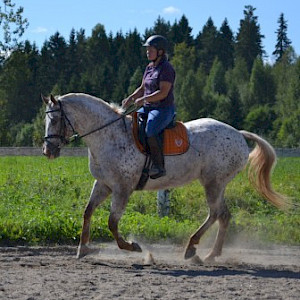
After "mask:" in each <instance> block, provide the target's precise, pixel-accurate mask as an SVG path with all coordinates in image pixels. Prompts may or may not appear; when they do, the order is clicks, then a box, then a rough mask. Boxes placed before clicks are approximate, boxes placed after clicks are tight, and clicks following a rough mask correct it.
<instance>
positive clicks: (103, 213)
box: [0, 157, 300, 245]
mask: <svg viewBox="0 0 300 300" xmlns="http://www.w3.org/2000/svg"><path fill="white" fill-rule="evenodd" d="M299 182H300V158H281V159H279V161H278V164H277V167H276V168H275V170H274V174H273V178H272V183H273V187H274V188H275V189H276V190H277V191H279V192H281V193H284V194H286V195H288V196H290V197H292V198H293V200H294V202H295V203H297V205H298V206H297V207H295V208H294V209H293V210H292V211H290V212H281V211H279V210H277V209H276V208H274V207H273V206H272V205H271V204H269V203H268V202H266V201H265V200H263V199H262V198H260V197H259V196H258V195H257V194H256V192H255V191H254V189H253V188H252V187H251V186H250V184H249V182H248V179H247V175H246V173H245V172H242V173H241V174H239V175H238V176H237V177H236V178H235V179H234V180H233V181H232V182H231V183H230V184H229V185H228V188H227V190H226V194H225V198H226V201H227V203H228V205H229V207H230V211H231V213H232V220H231V226H230V229H229V237H228V238H229V239H230V238H231V237H234V236H236V235H237V234H239V233H241V234H243V235H245V236H249V237H250V236H251V237H252V236H254V235H255V236H256V237H257V238H260V239H262V240H264V241H271V242H276V243H285V244H294V245H299V244H300V230H299V228H300V210H299V205H300V200H299V199H300V185H299ZM92 185H93V178H92V176H91V175H90V173H89V170H88V161H87V158H82V157H62V158H59V159H57V160H53V161H49V160H47V159H45V158H43V157H0V243H2V244H6V245H7V244H55V243H61V244H62V243H72V242H76V243H78V240H79V235H80V231H81V223H82V214H83V211H84V207H85V205H86V204H87V202H88V198H89V195H90V191H91V188H92ZM170 198H171V207H170V215H169V216H168V217H164V218H159V217H158V216H157V212H156V193H155V192H135V193H134V194H133V195H132V196H131V198H130V201H129V204H128V206H127V209H126V213H125V215H124V216H123V218H122V220H121V222H120V231H121V233H122V234H123V235H124V236H125V237H127V238H128V237H130V236H132V235H133V236H135V237H136V238H139V239H144V240H147V241H159V240H162V239H163V240H164V239H169V240H172V241H174V242H178V243H182V242H183V241H186V239H187V238H188V237H189V235H190V234H191V233H193V231H195V230H196V228H197V227H198V226H199V225H200V224H201V223H202V222H203V221H204V219H205V218H206V215H207V206H206V202H205V197H204V190H203V188H202V187H201V186H200V185H199V184H198V182H193V183H191V184H189V185H187V186H185V187H181V188H177V189H173V190H172V191H171V194H170ZM109 207H110V201H106V202H105V203H104V205H103V206H102V207H101V208H100V209H97V210H96V212H95V214H94V216H93V219H92V227H91V230H92V231H91V236H92V239H93V240H101V241H106V240H112V235H111V233H110V232H109V230H108V227H107V222H108V216H109Z"/></svg>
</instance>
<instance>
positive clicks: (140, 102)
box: [134, 97, 145, 107]
mask: <svg viewBox="0 0 300 300" xmlns="http://www.w3.org/2000/svg"><path fill="white" fill-rule="evenodd" d="M144 103H145V97H141V98H137V99H136V100H135V101H134V104H135V105H136V106H137V107H141V106H143V105H144Z"/></svg>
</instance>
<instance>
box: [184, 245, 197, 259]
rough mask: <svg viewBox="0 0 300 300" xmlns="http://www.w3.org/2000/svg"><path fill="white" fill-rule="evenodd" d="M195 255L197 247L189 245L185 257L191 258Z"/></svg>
mask: <svg viewBox="0 0 300 300" xmlns="http://www.w3.org/2000/svg"><path fill="white" fill-rule="evenodd" d="M195 255H196V248H195V247H188V248H187V249H186V251H185V254H184V258H185V259H189V258H192V257H193V256H195Z"/></svg>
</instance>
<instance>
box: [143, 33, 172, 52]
mask: <svg viewBox="0 0 300 300" xmlns="http://www.w3.org/2000/svg"><path fill="white" fill-rule="evenodd" d="M143 46H144V47H149V46H152V47H154V48H155V49H156V50H158V51H159V50H163V51H164V52H166V51H167V48H168V40H167V39H166V38H165V37H163V36H162V35H152V36H150V37H149V38H148V39H147V40H146V42H145V44H144V45H143Z"/></svg>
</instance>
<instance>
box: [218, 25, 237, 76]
mask: <svg viewBox="0 0 300 300" xmlns="http://www.w3.org/2000/svg"><path fill="white" fill-rule="evenodd" d="M217 41H218V44H217V47H218V50H217V51H218V53H217V55H218V58H219V60H220V61H221V62H222V64H223V66H224V67H225V69H226V70H228V69H229V68H232V67H233V61H234V60H233V54H234V38H233V33H232V30H231V29H230V27H229V25H228V21H227V19H225V20H224V22H223V23H222V26H221V27H220V31H219V32H218V35H217Z"/></svg>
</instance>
